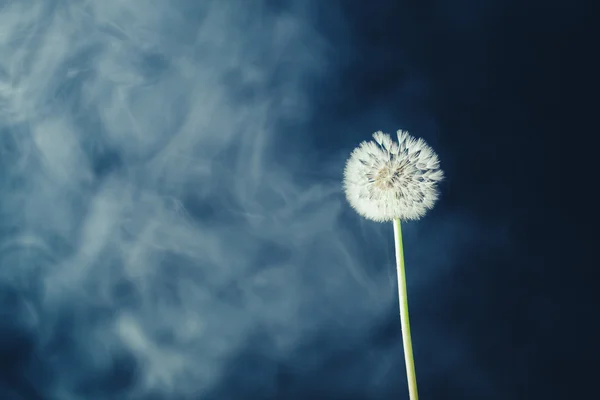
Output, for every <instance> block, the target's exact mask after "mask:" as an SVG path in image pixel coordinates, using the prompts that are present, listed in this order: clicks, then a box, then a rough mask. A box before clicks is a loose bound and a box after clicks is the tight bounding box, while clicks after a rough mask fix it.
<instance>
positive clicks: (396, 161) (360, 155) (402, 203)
mask: <svg viewBox="0 0 600 400" xmlns="http://www.w3.org/2000/svg"><path fill="white" fill-rule="evenodd" d="M397 135H398V142H397V143H396V142H395V141H394V140H393V139H392V138H391V137H390V135H388V134H386V133H383V132H381V131H379V132H375V133H374V134H373V138H374V139H375V141H364V142H362V143H361V144H360V145H359V146H358V147H357V148H356V149H354V151H353V152H352V154H351V155H350V158H349V159H348V162H347V163H346V168H345V170H344V189H345V191H346V197H347V198H348V202H349V203H350V205H351V206H352V208H354V209H355V210H356V211H357V212H358V213H359V214H360V215H362V216H363V217H365V218H368V219H371V220H373V221H377V222H387V221H392V222H393V226H394V239H395V240H394V241H395V248H396V266H397V274H398V302H399V306H400V322H401V327H402V342H403V345H404V359H405V362H406V376H407V380H408V391H409V394H410V399H411V400H417V399H418V397H419V395H418V392H417V378H416V374H415V365H414V359H413V352H412V341H411V337H410V323H409V318H408V297H407V293H406V273H405V269H404V251H403V247H402V230H401V224H400V221H402V220H417V219H419V218H421V217H422V216H424V215H425V213H426V212H427V211H428V210H430V209H431V208H433V205H434V204H435V202H436V200H437V199H438V191H437V184H438V182H440V181H441V180H442V179H443V178H444V173H443V172H442V170H441V169H439V160H438V157H437V154H436V153H435V152H434V151H433V149H432V148H431V147H429V146H428V145H427V144H426V143H425V141H423V139H415V138H414V137H412V136H410V135H409V134H408V132H405V131H401V130H400V131H398V132H397Z"/></svg>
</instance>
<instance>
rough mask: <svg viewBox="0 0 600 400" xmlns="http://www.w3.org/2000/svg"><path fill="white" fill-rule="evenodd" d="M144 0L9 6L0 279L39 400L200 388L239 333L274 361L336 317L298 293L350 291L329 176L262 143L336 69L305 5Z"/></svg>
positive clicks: (239, 341) (3, 64)
mask: <svg viewBox="0 0 600 400" xmlns="http://www.w3.org/2000/svg"><path fill="white" fill-rule="evenodd" d="M141 3H143V4H141ZM141 3H140V2H137V1H123V0H106V1H48V2H27V1H12V2H9V3H8V4H5V5H3V6H1V7H0V167H1V168H0V191H1V192H2V197H1V199H0V221H1V222H0V249H1V253H0V279H1V281H2V285H3V287H6V288H8V289H6V290H11V291H13V292H14V293H15V296H17V298H18V302H19V304H21V306H19V307H20V308H18V309H19V310H26V311H23V313H27V315H26V316H24V314H23V315H20V316H19V318H18V319H17V318H16V317H15V318H14V319H13V320H14V321H17V320H18V321H19V322H18V323H19V324H20V325H19V329H22V330H23V331H24V332H26V334H27V335H28V337H29V338H30V339H31V341H32V342H33V343H34V347H35V349H36V353H35V357H36V359H37V360H38V361H37V362H36V367H35V369H36V370H38V372H39V371H41V372H39V373H34V372H31V371H30V372H27V373H28V374H31V376H28V380H30V381H32V382H34V383H33V385H34V386H36V387H37V390H38V391H40V392H44V393H45V396H47V397H48V398H57V399H58V398H60V399H70V398H88V399H93V398H140V397H143V396H146V395H156V396H158V397H159V398H191V397H190V396H192V397H193V396H195V395H197V394H198V393H200V392H203V391H206V390H210V388H211V387H212V386H213V385H214V384H215V383H216V382H217V381H218V379H219V376H220V375H221V371H222V368H223V366H224V365H225V364H226V363H227V362H228V360H229V359H230V358H231V356H233V355H234V354H235V353H236V351H237V349H238V348H240V347H241V346H243V344H244V341H245V340H246V338H247V335H248V332H250V331H252V330H256V329H259V328H260V329H267V328H264V327H268V329H267V330H268V332H269V335H270V343H272V346H273V349H272V352H273V354H272V355H273V357H276V356H277V354H280V353H282V354H283V353H285V352H286V351H288V349H289V348H290V346H293V344H294V343H296V342H297V341H298V340H299V338H300V337H302V336H303V335H305V334H307V332H310V331H311V330H312V329H314V326H316V325H318V324H319V321H326V320H327V318H328V316H329V315H328V314H325V313H324V312H321V313H319V312H314V313H311V315H310V316H309V317H307V316H306V309H312V307H313V306H314V304H313V303H316V302H317V301H319V299H314V300H313V298H312V297H310V296H308V297H307V296H305V293H308V292H309V291H311V293H312V290H316V291H317V292H318V291H322V292H323V293H328V296H331V300H332V301H333V300H335V301H338V299H339V302H343V301H345V296H346V294H345V293H346V291H347V290H351V289H352V288H353V287H354V286H356V285H359V283H356V278H355V275H351V274H349V273H348V272H347V270H345V269H343V268H342V269H336V268H338V267H339V266H340V265H344V264H346V260H347V259H352V257H349V256H348V254H347V252H348V249H347V246H344V245H341V244H340V243H341V241H340V238H339V237H335V236H332V232H334V231H335V230H334V228H333V226H334V225H335V222H336V218H337V216H338V215H339V212H340V199H339V198H338V197H339V196H338V190H337V188H336V187H334V186H331V185H329V186H328V185H323V184H319V183H312V182H309V183H307V182H302V181H301V180H299V179H294V178H292V172H291V171H285V170H282V169H281V168H280V167H279V164H275V163H276V160H275V161H273V160H272V156H271V154H274V153H267V151H268V148H269V147H268V145H269V143H270V142H271V141H272V138H273V137H274V135H283V134H285V132H277V130H276V123H277V121H278V120H279V119H282V118H283V119H285V118H294V119H295V120H297V121H302V120H303V119H305V118H306V117H307V116H308V113H309V111H310V108H309V107H308V105H307V99H306V94H305V93H304V90H303V85H304V84H305V82H306V81H307V80H308V79H311V77H313V76H317V75H318V74H320V73H321V72H322V71H323V68H324V67H325V63H324V62H323V56H322V54H321V53H322V50H323V48H324V47H323V46H324V43H323V42H322V39H321V38H320V36H319V35H318V34H317V33H316V32H314V31H313V30H312V28H311V26H310V24H308V23H306V21H305V20H304V16H303V10H302V9H294V10H287V11H285V10H279V11H274V10H270V9H268V8H266V6H262V5H260V2H259V3H253V4H254V5H252V6H251V5H250V4H249V3H247V2H239V3H237V2H222V1H203V2H197V1H192V0H181V1H175V2H164V1H159V0H148V1H143V2H141ZM232 160H234V162H232ZM269 164H272V165H269ZM265 182H266V183H265ZM258 187H261V190H262V191H263V192H265V191H268V190H270V192H268V193H271V195H270V196H271V197H273V198H275V197H276V198H277V201H271V202H268V201H264V199H263V200H261V199H258V198H257V197H256V193H257V192H258V189H257V188H258ZM303 196H304V198H303ZM263 197H264V196H263ZM307 204H308V205H309V206H308V207H307V206H306V205H307ZM317 205H318V207H317ZM315 238H317V239H318V238H321V239H322V240H321V241H320V243H322V242H323V241H324V240H323V239H324V238H327V240H328V241H329V242H330V243H332V245H328V246H327V248H322V249H321V248H317V249H313V250H314V251H312V252H311V251H310V246H313V247H315V246H317V243H319V241H317V243H315V242H314V239H315ZM336 243H337V245H336ZM307 249H308V250H307ZM306 253H311V254H312V257H313V258H311V260H310V262H311V263H317V264H320V263H323V264H324V265H327V268H330V269H331V271H330V276H331V277H332V278H331V279H335V280H336V285H337V284H342V283H344V282H345V286H344V285H342V286H341V288H343V291H344V292H343V294H338V295H334V294H333V293H331V291H327V290H325V287H327V288H328V287H329V285H331V282H332V281H331V280H321V281H320V282H318V283H316V284H315V282H314V281H313V280H314V277H313V276H312V275H305V273H304V272H303V271H304V270H305V268H306V265H307V264H308V263H309V260H307V259H306V256H305V254H306ZM320 273H324V272H323V270H322V268H321V271H320ZM319 285H322V286H323V287H322V288H321V289H319ZM3 290H4V289H3ZM340 290H341V289H340ZM348 295H349V294H348ZM15 301H17V300H15ZM374 301H379V299H377V300H374ZM332 307H333V308H335V303H332ZM369 307H373V304H365V310H367V309H368V308H369ZM15 310H17V308H15ZM14 312H17V311H14ZM355 313H356V311H355ZM347 318H352V316H351V315H350V314H348V315H347ZM8 320H9V319H8V318H7V319H6V321H8ZM15 323H17V322H15ZM261 327H262V328H261ZM127 360H129V361H127ZM126 361H127V362H126ZM123 365H126V366H127V365H129V366H130V367H127V368H126V367H123ZM115 368H116V369H118V368H125V370H124V371H122V373H121V376H122V378H120V379H123V380H124V382H122V383H121V384H120V385H121V386H119V387H118V388H117V387H112V386H111V385H113V386H114V385H115V384H114V383H110V382H112V381H111V380H110V379H109V378H108V377H106V376H110V374H111V371H114V370H115ZM39 376H45V377H48V378H44V379H40V378H39ZM103 377H105V378H103ZM123 377H125V378H123ZM103 379H104V380H103ZM94 382H96V383H94ZM97 382H104V384H102V385H101V384H98V383H97ZM94 384H96V385H100V386H102V387H100V388H98V387H95V386H94ZM117 386H118V385H117ZM111 390H112V391H113V392H111Z"/></svg>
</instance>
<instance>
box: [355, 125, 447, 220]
mask: <svg viewBox="0 0 600 400" xmlns="http://www.w3.org/2000/svg"><path fill="white" fill-rule="evenodd" d="M397 134H398V143H396V142H395V141H394V140H393V139H392V138H391V137H390V135H388V134H387V133H383V132H381V131H379V132H375V133H374V134H373V139H375V141H372V140H371V141H364V142H362V143H361V144H360V145H359V146H358V147H357V148H356V149H354V151H353V152H352V154H351V155H350V158H349V159H348V161H347V163H346V168H345V169H344V190H345V192H346V197H347V198H348V202H349V203H350V205H351V206H352V208H354V209H355V210H356V211H357V212H358V213H359V214H360V215H362V216H363V217H365V218H368V219H371V220H373V221H377V222H386V221H391V220H393V219H395V218H399V219H401V220H417V219H419V218H421V217H422V216H423V215H425V213H426V212H427V211H428V210H430V209H431V208H433V205H434V204H435V202H436V200H437V199H438V189H437V184H438V182H440V181H441V180H442V179H443V178H444V173H443V171H442V170H441V169H440V168H439V164H440V163H439V160H438V156H437V154H436V153H435V152H434V151H433V149H432V148H431V147H429V146H428V145H427V143H425V141H424V140H423V139H416V138H414V137H412V136H411V135H409V134H408V132H405V131H401V130H400V131H398V132H397Z"/></svg>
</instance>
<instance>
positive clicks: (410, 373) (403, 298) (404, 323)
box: [394, 218, 419, 400]
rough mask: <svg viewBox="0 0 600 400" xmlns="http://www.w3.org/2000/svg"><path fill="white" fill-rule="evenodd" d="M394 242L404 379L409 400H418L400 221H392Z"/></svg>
mask: <svg viewBox="0 0 600 400" xmlns="http://www.w3.org/2000/svg"><path fill="white" fill-rule="evenodd" d="M394 241H395V242H396V271H397V273H398V303H399V305H400V325H401V327H402V343H403V345H404V361H405V363H406V379H407V381H408V393H409V395H410V400H418V398H419V394H418V392H417V375H416V374H415V360H414V358H413V350H412V340H411V338H410V322H409V320H408V296H407V294H406V271H405V269H404V250H403V248H402V227H401V225H400V219H398V218H396V219H394Z"/></svg>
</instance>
